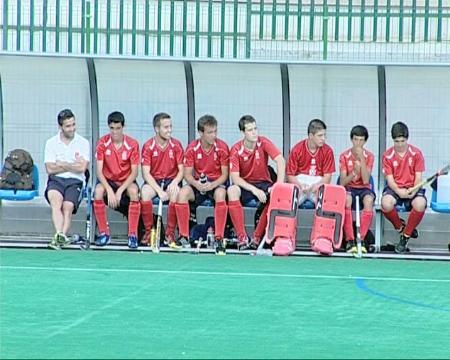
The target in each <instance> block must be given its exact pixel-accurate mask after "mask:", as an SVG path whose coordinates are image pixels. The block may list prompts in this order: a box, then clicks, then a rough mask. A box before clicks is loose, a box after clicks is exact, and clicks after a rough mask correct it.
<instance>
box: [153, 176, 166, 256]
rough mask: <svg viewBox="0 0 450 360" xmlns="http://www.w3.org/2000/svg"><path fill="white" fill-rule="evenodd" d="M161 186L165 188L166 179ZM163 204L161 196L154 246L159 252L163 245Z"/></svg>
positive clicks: (155, 251) (155, 250)
mask: <svg viewBox="0 0 450 360" xmlns="http://www.w3.org/2000/svg"><path fill="white" fill-rule="evenodd" d="M161 188H162V189H163V190H164V180H163V181H162V182H161ZM162 205H163V202H162V200H161V198H159V202H158V214H157V216H156V239H155V247H154V248H153V252H154V253H159V247H160V245H161V222H162Z"/></svg>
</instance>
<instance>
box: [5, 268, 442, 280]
mask: <svg viewBox="0 0 450 360" xmlns="http://www.w3.org/2000/svg"><path fill="white" fill-rule="evenodd" d="M0 270H32V271H39V270H40V271H79V272H96V273H101V272H117V273H142V274H167V275H207V276H238V277H267V278H290V279H335V280H355V279H364V280H376V281H409V282H434V283H450V279H428V278H423V279H419V278H400V277H382V276H364V275H358V276H354V275H351V274H350V275H308V274H271V273H251V272H250V273H243V272H223V271H190V270H150V269H105V268H98V269H95V268H69V267H45V266H9V265H0Z"/></svg>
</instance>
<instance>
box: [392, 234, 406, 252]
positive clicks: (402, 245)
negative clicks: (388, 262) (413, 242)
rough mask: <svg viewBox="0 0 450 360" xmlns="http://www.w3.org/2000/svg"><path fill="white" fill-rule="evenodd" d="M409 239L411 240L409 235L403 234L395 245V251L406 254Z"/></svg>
mask: <svg viewBox="0 0 450 360" xmlns="http://www.w3.org/2000/svg"><path fill="white" fill-rule="evenodd" d="M408 241H409V237H407V236H405V235H403V234H401V235H400V241H399V242H398V244H397V245H395V252H396V253H397V254H404V253H405V252H406V251H407V249H408Z"/></svg>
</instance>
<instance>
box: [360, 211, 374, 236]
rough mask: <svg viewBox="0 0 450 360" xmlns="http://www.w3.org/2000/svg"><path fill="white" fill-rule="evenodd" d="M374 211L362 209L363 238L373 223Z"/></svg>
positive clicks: (361, 229)
mask: <svg viewBox="0 0 450 360" xmlns="http://www.w3.org/2000/svg"><path fill="white" fill-rule="evenodd" d="M372 219H373V211H367V210H363V211H361V228H360V231H361V239H363V240H364V239H365V238H366V235H367V232H368V231H369V228H370V225H372Z"/></svg>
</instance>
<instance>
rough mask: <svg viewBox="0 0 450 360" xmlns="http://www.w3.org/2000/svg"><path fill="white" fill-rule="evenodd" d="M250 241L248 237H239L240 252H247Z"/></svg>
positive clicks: (238, 246)
mask: <svg viewBox="0 0 450 360" xmlns="http://www.w3.org/2000/svg"><path fill="white" fill-rule="evenodd" d="M248 244H249V239H248V237H247V235H243V236H238V238H237V248H238V250H246V249H247V248H248Z"/></svg>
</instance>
